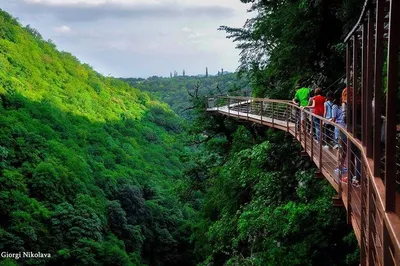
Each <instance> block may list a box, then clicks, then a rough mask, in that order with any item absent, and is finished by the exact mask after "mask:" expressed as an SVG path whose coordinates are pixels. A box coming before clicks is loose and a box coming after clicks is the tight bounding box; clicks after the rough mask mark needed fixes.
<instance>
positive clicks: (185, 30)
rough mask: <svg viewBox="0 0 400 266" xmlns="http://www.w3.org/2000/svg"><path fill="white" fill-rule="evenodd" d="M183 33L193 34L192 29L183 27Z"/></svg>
mask: <svg viewBox="0 0 400 266" xmlns="http://www.w3.org/2000/svg"><path fill="white" fill-rule="evenodd" d="M181 31H183V32H192V29H190V28H189V27H183V28H182V29H181Z"/></svg>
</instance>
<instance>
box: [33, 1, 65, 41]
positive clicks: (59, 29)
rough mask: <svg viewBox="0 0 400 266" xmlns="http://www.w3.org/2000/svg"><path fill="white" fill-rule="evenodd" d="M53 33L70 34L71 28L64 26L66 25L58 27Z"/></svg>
mask: <svg viewBox="0 0 400 266" xmlns="http://www.w3.org/2000/svg"><path fill="white" fill-rule="evenodd" d="M31 1H40V0H31ZM54 31H55V32H58V33H66V32H70V31H71V28H70V27H68V26H66V25H63V26H60V27H55V28H54Z"/></svg>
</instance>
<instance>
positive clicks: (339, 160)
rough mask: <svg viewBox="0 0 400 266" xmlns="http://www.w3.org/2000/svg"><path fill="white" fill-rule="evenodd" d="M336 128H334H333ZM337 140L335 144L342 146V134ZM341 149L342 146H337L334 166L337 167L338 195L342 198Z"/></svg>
mask: <svg viewBox="0 0 400 266" xmlns="http://www.w3.org/2000/svg"><path fill="white" fill-rule="evenodd" d="M335 130H336V128H335ZM338 137H339V138H338V142H337V144H338V145H339V147H343V140H342V134H339V136H338ZM341 150H343V149H342V148H338V153H337V162H336V167H337V169H339V171H338V184H339V197H340V198H342V192H343V186H342V179H343V178H342V177H343V173H342V171H341V167H342V166H341V162H342V158H343V152H342V151H341Z"/></svg>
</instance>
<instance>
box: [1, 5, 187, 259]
mask: <svg viewBox="0 0 400 266" xmlns="http://www.w3.org/2000/svg"><path fill="white" fill-rule="evenodd" d="M0 97H1V102H0V171H1V172H0V217H1V219H0V250H1V251H7V252H21V251H32V252H42V253H50V254H51V258H50V259H47V258H42V259H28V258H22V259H20V260H18V262H19V263H22V264H24V265H31V264H36V265H44V264H48V265H140V264H142V263H143V264H149V265H177V264H184V265H190V264H191V261H190V254H191V253H190V252H191V251H190V250H191V248H190V245H189V243H188V234H189V233H188V232H187V229H186V224H187V222H188V220H189V219H190V217H191V215H192V210H191V209H190V208H189V207H187V206H186V205H185V204H183V203H181V202H180V200H179V197H178V196H175V195H178V194H179V191H180V188H181V187H183V186H185V184H186V181H185V180H184V179H183V178H182V172H183V168H184V165H182V163H181V162H180V160H179V157H180V156H181V154H182V153H183V152H184V149H183V146H182V145H181V144H180V143H182V141H181V139H180V132H181V126H180V120H179V118H178V117H177V116H176V115H175V114H174V113H173V111H172V110H170V109H169V107H168V106H167V105H166V104H162V103H160V102H158V101H155V100H154V99H152V96H151V95H149V94H147V93H144V92H140V91H139V90H137V89H133V88H131V87H130V86H129V85H128V84H126V83H124V82H122V81H119V80H116V79H112V78H105V77H103V76H102V75H100V74H98V73H96V72H95V71H93V69H92V68H91V67H90V66H88V65H83V64H81V63H80V62H79V61H78V60H77V59H76V58H75V57H73V56H72V55H70V54H68V53H66V52H59V51H57V50H56V48H55V45H54V44H52V43H51V42H46V41H44V40H42V37H41V36H40V34H39V33H38V32H37V31H35V30H34V29H32V28H30V27H26V28H22V27H21V25H19V23H18V22H17V21H16V20H15V19H13V18H12V17H11V16H10V15H8V14H7V13H5V12H3V11H1V10H0ZM15 262H16V261H15V260H14V259H6V260H3V261H2V262H1V263H5V264H7V265H13V264H15ZM1 263H0V264H1Z"/></svg>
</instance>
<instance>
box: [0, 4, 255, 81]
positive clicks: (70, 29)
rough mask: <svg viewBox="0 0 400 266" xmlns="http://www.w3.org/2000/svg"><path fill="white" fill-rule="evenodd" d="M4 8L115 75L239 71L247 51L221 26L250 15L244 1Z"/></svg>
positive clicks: (241, 21)
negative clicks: (242, 57) (240, 47)
mask: <svg viewBox="0 0 400 266" xmlns="http://www.w3.org/2000/svg"><path fill="white" fill-rule="evenodd" d="M0 8H1V9H3V10H5V11H7V12H9V13H10V14H11V15H13V16H14V17H17V18H18V19H19V21H20V23H22V24H23V25H28V24H29V25H30V26H31V27H33V28H35V29H37V30H38V31H39V32H40V33H41V35H42V36H43V38H44V39H46V40H47V39H51V40H52V41H53V42H54V43H55V44H56V45H57V47H58V49H60V50H63V51H67V52H70V53H72V54H73V55H75V56H76V57H77V58H79V60H81V62H83V63H88V64H89V65H91V66H93V67H94V69H96V70H97V71H98V72H100V73H102V74H104V75H106V76H114V77H149V76H153V75H157V76H169V74H170V72H173V71H174V70H176V71H178V73H182V71H183V69H184V70H185V71H186V74H187V75H196V74H204V73H205V68H206V67H208V69H209V72H210V73H211V74H214V73H217V71H218V70H220V69H221V68H223V69H224V70H227V71H235V70H236V68H237V66H238V64H239V63H238V60H239V52H240V51H239V50H237V49H235V44H234V43H233V42H232V40H229V39H227V38H226V33H225V32H223V31H218V30H217V29H218V27H219V26H221V25H226V26H231V27H242V26H243V25H244V23H245V22H246V19H247V18H249V17H250V15H251V14H249V13H247V9H248V8H249V6H248V5H245V4H243V3H241V2H240V0H0Z"/></svg>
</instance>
